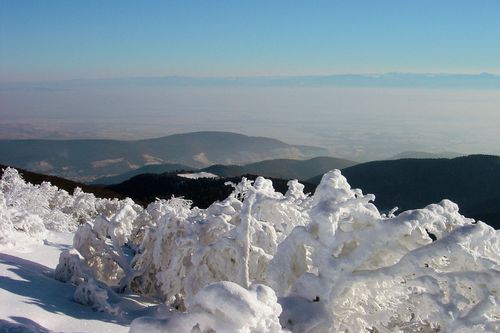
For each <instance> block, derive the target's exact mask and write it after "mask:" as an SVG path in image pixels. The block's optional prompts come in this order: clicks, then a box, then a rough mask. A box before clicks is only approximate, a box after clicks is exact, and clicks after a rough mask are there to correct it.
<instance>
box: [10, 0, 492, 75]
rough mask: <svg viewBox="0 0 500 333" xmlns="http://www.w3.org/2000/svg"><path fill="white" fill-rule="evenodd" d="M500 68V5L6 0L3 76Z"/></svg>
mask: <svg viewBox="0 0 500 333" xmlns="http://www.w3.org/2000/svg"><path fill="white" fill-rule="evenodd" d="M391 71H400V72H440V73H443V72H445V73H479V72H492V73H500V1H496V0H479V1H478V0H470V1H461V0H453V1H450V0H440V1H436V0H419V1H384V0H379V1H372V0H365V1H360V0H354V1H272V0H265V1H258V0H257V1H235V0H232V1H189V0H187V1H186V0H183V1H140V2H139V1H124V0H122V1H27V0H0V76H2V79H1V80H2V81H4V82H5V81H20V80H21V81H22V80H45V79H73V78H99V77H127V76H162V75H189V76H228V75H229V76H240V75H297V74H298V75H301V74H336V73H383V72H391Z"/></svg>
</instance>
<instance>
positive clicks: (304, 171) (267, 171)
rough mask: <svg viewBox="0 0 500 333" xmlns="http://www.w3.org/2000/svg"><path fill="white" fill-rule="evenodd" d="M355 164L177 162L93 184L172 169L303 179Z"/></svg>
mask: <svg viewBox="0 0 500 333" xmlns="http://www.w3.org/2000/svg"><path fill="white" fill-rule="evenodd" d="M355 164H357V163H356V162H353V161H349V160H344V159H341V158H335V157H325V156H322V157H315V158H312V159H308V160H292V159H275V160H266V161H261V162H256V163H250V164H245V165H221V164H216V165H212V166H209V167H207V168H203V169H195V168H191V167H189V166H186V165H181V164H162V165H147V166H144V167H142V168H139V169H136V170H133V171H129V172H126V173H124V174H121V175H118V176H113V177H103V178H98V179H96V180H95V181H93V182H92V183H93V184H102V185H109V184H117V183H120V182H123V181H125V180H128V179H130V178H132V177H133V176H136V175H139V174H144V173H152V174H161V173H165V172H173V171H193V172H210V173H213V174H216V175H218V176H221V177H240V176H242V175H247V174H250V175H259V176H264V177H269V178H281V179H298V180H302V181H304V180H306V179H308V178H311V177H313V176H315V175H318V174H323V173H325V172H327V171H330V170H333V169H343V168H346V167H348V166H352V165H355Z"/></svg>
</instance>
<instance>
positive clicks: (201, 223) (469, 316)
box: [0, 170, 500, 333]
mask: <svg viewBox="0 0 500 333" xmlns="http://www.w3.org/2000/svg"><path fill="white" fill-rule="evenodd" d="M234 187H235V190H234V192H233V194H231V195H230V196H229V197H228V198H227V199H225V200H223V201H221V202H215V203H213V204H212V205H211V206H210V207H209V208H207V209H205V210H202V209H198V208H191V203H190V202H188V201H186V200H183V199H178V198H177V199H176V198H173V199H171V200H158V201H156V202H154V203H152V204H150V205H149V206H148V208H146V209H144V210H142V209H141V208H140V207H138V206H136V205H134V204H133V202H131V201H113V200H109V201H106V202H102V201H101V203H102V204H101V205H99V204H96V205H95V207H96V210H97V211H99V212H101V213H100V214H101V215H99V216H97V217H96V218H95V219H94V220H93V221H90V222H87V223H86V224H83V225H81V226H80V227H79V229H78V231H77V232H76V234H75V240H74V246H75V249H76V250H78V252H75V253H66V254H65V257H64V258H62V261H61V263H60V266H61V267H58V270H57V272H59V276H62V277H63V278H62V279H63V280H66V281H73V282H74V283H77V284H79V285H82V284H83V287H79V290H80V291H82V290H85V291H86V292H88V290H94V291H96V295H95V296H96V297H94V296H92V297H90V298H88V299H89V301H88V302H90V303H92V302H95V301H94V300H97V299H104V298H103V295H104V294H103V293H102V292H101V291H102V290H106V288H107V287H113V288H114V289H115V290H116V291H118V292H121V291H124V290H128V291H131V292H136V293H141V294H149V295H154V296H157V297H159V298H160V299H162V300H165V301H167V303H168V304H170V305H171V306H172V310H173V312H172V313H171V314H170V315H169V317H168V319H154V318H149V319H140V320H136V321H134V324H133V327H132V332H139V331H148V332H177V331H185V332H191V331H192V332H227V331H234V332H237V331H241V332H254V331H255V332H268V331H269V332H272V331H273V330H274V331H278V330H279V329H280V328H279V327H278V326H276V325H277V318H278V315H279V313H280V311H279V310H280V309H279V307H278V306H277V304H276V296H275V295H277V296H278V297H279V303H280V304H281V307H282V309H283V311H282V314H281V315H280V318H279V320H280V323H281V326H283V327H285V328H287V329H290V330H291V331H292V332H315V333H319V332H437V331H439V332H477V331H486V332H498V331H499V330H500V310H499V308H500V307H499V306H498V304H499V301H500V300H499V296H498V290H499V288H500V237H499V234H498V231H495V230H494V229H492V228H491V227H489V226H488V225H486V224H484V223H482V222H477V223H476V222H475V221H474V220H472V219H468V218H465V217H463V216H462V215H460V214H459V212H458V207H457V205H455V204H454V203H452V202H450V201H448V200H443V201H442V202H440V203H438V204H433V205H429V206H427V207H425V208H423V209H419V210H413V211H407V212H403V213H401V214H399V215H395V214H394V213H391V214H388V215H383V214H381V213H380V212H379V211H378V210H377V208H376V207H375V205H374V204H373V203H372V202H373V201H374V199H375V197H374V196H373V195H364V194H363V193H362V192H361V190H357V189H351V188H350V186H349V184H348V183H347V180H346V179H345V178H344V177H343V176H342V175H341V173H340V171H338V170H336V171H332V172H329V173H327V174H325V175H324V177H323V179H322V181H321V183H320V185H319V186H318V188H317V189H316V192H315V193H314V195H313V196H309V195H305V194H304V193H303V187H302V186H301V185H300V184H299V183H298V182H296V181H292V182H290V183H289V190H288V191H287V193H286V194H285V195H283V194H280V193H277V192H275V191H274V189H273V187H272V183H271V182H270V181H269V180H266V179H264V178H260V177H259V178H257V180H256V181H255V182H254V183H253V184H252V183H251V182H249V181H248V180H246V179H243V180H242V182H241V183H239V184H237V185H234ZM0 199H1V197H0ZM0 204H2V201H1V200H0ZM4 205H5V199H4ZM5 216H8V214H7V213H5V212H4V213H2V215H0V218H2V219H11V217H5ZM93 279H95V280H93ZM91 281H95V283H97V284H96V286H98V287H99V288H94V289H92V288H90V287H88V284H89V283H91ZM257 284H264V285H266V286H268V287H264V286H262V285H260V286H256V285H257ZM106 285H107V287H106ZM259 288H260V289H259ZM270 288H271V289H270ZM259 290H260V291H259ZM109 291H110V290H109V289H108V292H109ZM259 293H261V294H259ZM262 293H263V294H262ZM99 295H101V296H99ZM259 295H267V296H266V297H264V298H259V297H261V296H259ZM79 299H80V298H79ZM255 299H258V300H259V301H260V302H263V303H265V304H260V303H258V302H255ZM263 299H264V300H266V301H264V300H263ZM271 299H272V301H271ZM85 302H87V301H85ZM88 302H87V303H88ZM103 304H104V303H103ZM104 305H105V304H104ZM174 308H176V309H178V310H180V311H175V309H174ZM185 311H187V312H185ZM265 318H267V319H265ZM261 320H264V321H262V322H261ZM264 322H265V323H266V324H264ZM265 325H268V326H265Z"/></svg>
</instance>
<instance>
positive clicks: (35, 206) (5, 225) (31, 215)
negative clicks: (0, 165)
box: [0, 168, 118, 244]
mask: <svg viewBox="0 0 500 333" xmlns="http://www.w3.org/2000/svg"><path fill="white" fill-rule="evenodd" d="M116 201H118V200H107V199H96V198H95V196H94V195H92V194H88V193H85V192H83V191H82V190H81V189H80V188H76V189H75V191H74V193H73V194H69V193H68V192H66V191H64V190H61V189H58V188H57V187H56V186H52V185H51V184H50V183H48V182H43V183H42V184H40V185H33V184H30V183H27V182H25V181H24V180H23V179H22V177H21V176H20V174H19V172H18V171H17V170H16V169H13V168H6V169H5V170H4V173H3V176H2V178H1V179H0V221H1V224H0V243H1V244H8V243H15V242H16V239H20V238H22V239H24V241H26V240H41V239H43V238H44V237H45V234H46V232H47V230H53V231H65V232H67V231H75V230H76V229H77V227H78V225H79V224H81V223H84V222H86V221H91V220H93V219H94V218H95V217H96V216H97V215H98V214H99V213H105V212H106V210H107V207H108V206H110V205H112V204H113V202H116Z"/></svg>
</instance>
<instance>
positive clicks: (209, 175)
mask: <svg viewBox="0 0 500 333" xmlns="http://www.w3.org/2000/svg"><path fill="white" fill-rule="evenodd" d="M177 176H179V177H182V178H188V179H200V178H219V176H217V175H215V174H213V173H210V172H204V171H203V172H196V173H179V174H177Z"/></svg>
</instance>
